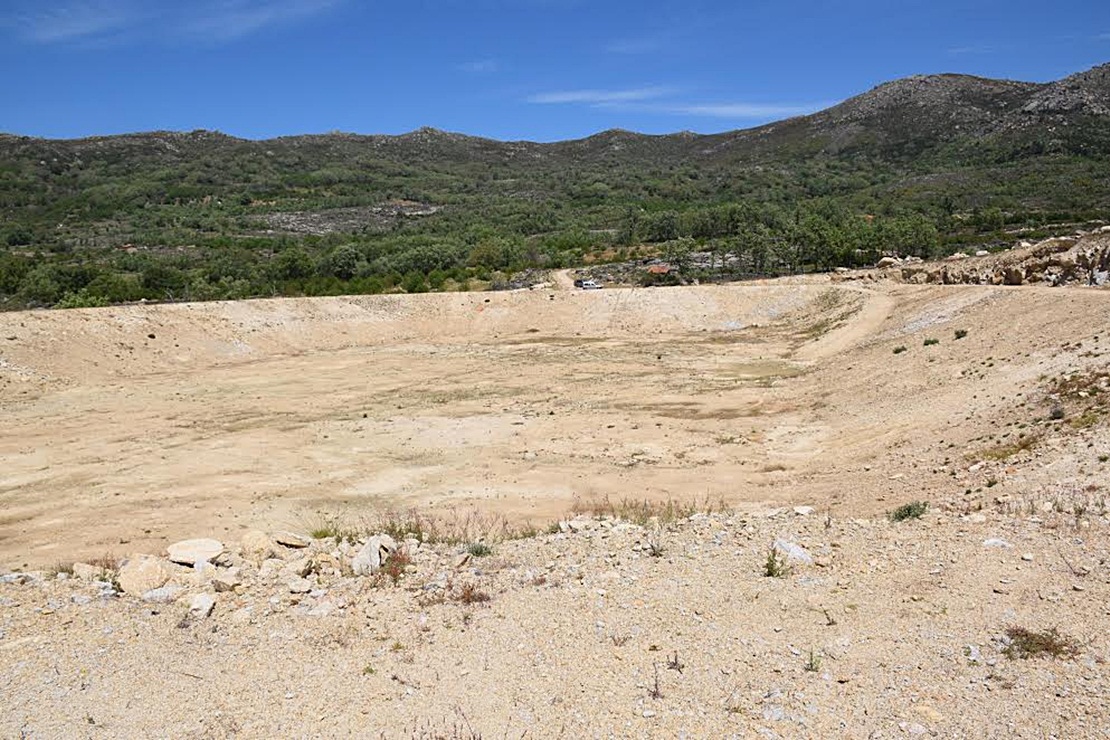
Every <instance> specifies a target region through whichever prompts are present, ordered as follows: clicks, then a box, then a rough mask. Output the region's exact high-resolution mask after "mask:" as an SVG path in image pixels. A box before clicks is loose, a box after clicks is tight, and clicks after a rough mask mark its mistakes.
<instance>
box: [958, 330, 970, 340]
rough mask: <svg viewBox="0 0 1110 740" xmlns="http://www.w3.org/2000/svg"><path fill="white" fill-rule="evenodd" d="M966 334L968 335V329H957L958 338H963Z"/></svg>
mask: <svg viewBox="0 0 1110 740" xmlns="http://www.w3.org/2000/svg"><path fill="white" fill-rule="evenodd" d="M966 336H967V329H957V330H956V339H963V338H964V337H966Z"/></svg>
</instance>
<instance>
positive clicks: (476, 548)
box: [466, 542, 493, 558]
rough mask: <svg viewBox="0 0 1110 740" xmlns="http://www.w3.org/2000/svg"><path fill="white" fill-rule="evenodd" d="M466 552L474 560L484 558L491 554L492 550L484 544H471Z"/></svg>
mask: <svg viewBox="0 0 1110 740" xmlns="http://www.w3.org/2000/svg"><path fill="white" fill-rule="evenodd" d="M466 551H467V552H468V553H470V554H471V555H473V556H474V557H476V558H484V557H485V556H487V555H492V554H493V548H492V547H490V546H489V545H487V544H486V543H484V542H473V543H471V545H470V546H469V547H467V548H466Z"/></svg>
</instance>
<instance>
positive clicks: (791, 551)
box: [774, 540, 813, 565]
mask: <svg viewBox="0 0 1110 740" xmlns="http://www.w3.org/2000/svg"><path fill="white" fill-rule="evenodd" d="M774 547H775V549H776V550H778V551H779V552H781V553H782V554H783V555H785V556H786V559H787V560H795V561H797V562H799V563H806V564H807V565H809V564H812V563H813V557H812V556H810V554H809V553H808V552H806V551H805V548H804V547H802V546H801V545H796V544H794V543H793V542H788V541H786V540H775V545H774Z"/></svg>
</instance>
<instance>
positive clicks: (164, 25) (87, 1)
mask: <svg viewBox="0 0 1110 740" xmlns="http://www.w3.org/2000/svg"><path fill="white" fill-rule="evenodd" d="M346 1H347V0H195V1H194V2H190V3H188V4H186V3H181V4H180V5H176V6H170V7H165V6H163V7H161V8H158V9H152V8H151V7H150V6H149V5H147V4H145V3H142V2H140V0H65V1H64V2H45V1H41V0H40V2H38V3H36V4H31V3H30V2H28V1H24V2H20V6H19V7H22V8H23V10H18V9H17V10H15V11H8V12H3V11H0V27H9V28H13V29H15V31H16V32H17V33H18V34H19V35H20V36H22V37H23V38H24V39H25V40H27V41H30V42H33V43H37V44H80V45H83V46H85V47H95V46H97V45H99V44H102V43H104V42H110V43H119V42H135V41H141V40H145V39H150V38H162V39H165V38H172V37H173V36H175V35H178V36H184V37H186V38H189V39H193V40H196V39H204V40H208V41H232V40H235V39H238V38H242V37H244V36H247V35H250V34H252V33H255V32H258V31H261V30H263V29H266V28H269V27H274V26H279V25H283V24H289V23H292V22H295V21H298V20H302V19H306V18H309V17H311V16H314V15H318V14H320V13H323V12H325V11H328V10H330V9H332V8H334V7H336V6H338V5H340V4H341V3H343V2H346ZM43 6H45V7H43Z"/></svg>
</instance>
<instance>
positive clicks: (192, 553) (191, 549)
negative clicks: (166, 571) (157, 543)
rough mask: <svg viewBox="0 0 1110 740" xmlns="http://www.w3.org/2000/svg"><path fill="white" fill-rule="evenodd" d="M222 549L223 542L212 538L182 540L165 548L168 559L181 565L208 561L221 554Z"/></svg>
mask: <svg viewBox="0 0 1110 740" xmlns="http://www.w3.org/2000/svg"><path fill="white" fill-rule="evenodd" d="M223 551H224V546H223V543H222V542H220V541H219V540H212V539H196V540H182V541H181V542H175V543H173V544H172V545H170V546H169V547H167V548H166V552H167V553H168V554H169V559H170V560H171V561H172V562H174V563H181V564H182V565H195V564H197V563H207V562H210V561H212V560H215V559H216V558H217V557H219V556H220V555H221V554H223Z"/></svg>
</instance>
